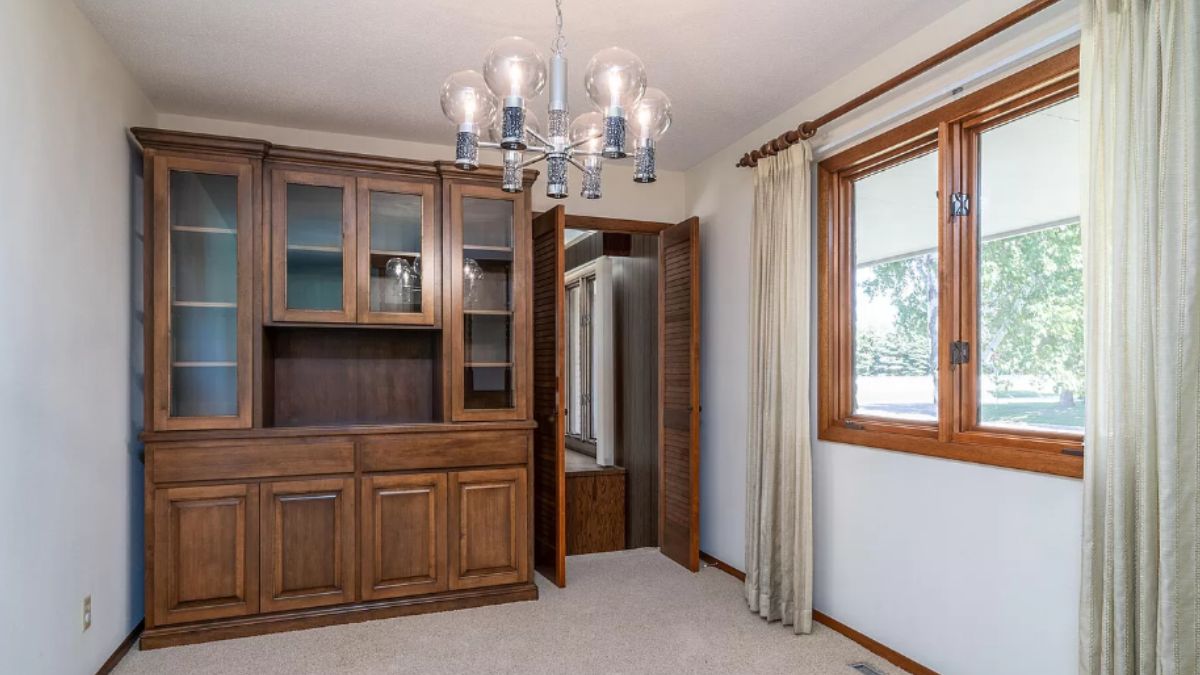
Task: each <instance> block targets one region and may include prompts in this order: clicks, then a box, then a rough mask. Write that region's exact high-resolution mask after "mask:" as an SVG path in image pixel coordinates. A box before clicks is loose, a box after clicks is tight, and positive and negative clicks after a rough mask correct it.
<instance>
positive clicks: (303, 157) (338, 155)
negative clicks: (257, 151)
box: [267, 145, 438, 177]
mask: <svg viewBox="0 0 1200 675" xmlns="http://www.w3.org/2000/svg"><path fill="white" fill-rule="evenodd" d="M267 159H269V160H271V161H273V162H280V163H289V164H303V165H304V166H323V167H329V168H332V169H359V170H362V171H384V172H388V173H404V174H408V175H416V176H430V177H437V175H438V168H437V165H436V164H435V163H434V162H423V161H420V160H415V159H398V158H395V157H384V156H381V155H364V154H359V153H354V152H334V151H330V150H314V149H311V148H297V147H293V146H290V145H272V146H270V148H268V150H267Z"/></svg>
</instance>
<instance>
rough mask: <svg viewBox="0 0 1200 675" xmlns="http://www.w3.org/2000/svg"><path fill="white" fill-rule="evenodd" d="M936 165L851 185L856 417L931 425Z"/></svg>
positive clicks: (928, 160)
mask: <svg viewBox="0 0 1200 675" xmlns="http://www.w3.org/2000/svg"><path fill="white" fill-rule="evenodd" d="M937 189H938V167H937V154H936V153H929V154H926V155H922V156H920V157H917V158H916V159H912V160H909V161H907V162H905V163H903V164H898V165H896V166H893V167H890V168H888V169H885V170H884V171H881V172H879V173H876V174H872V175H870V176H867V177H866V178H862V179H860V180H858V181H855V183H854V258H855V279H854V286H855V292H854V412H855V413H856V414H860V415H871V416H877V417H890V418H899V419H911V420H922V421H929V420H936V419H937V332H938V316H937V314H938V256H937V242H938V217H937V209H938V200H937Z"/></svg>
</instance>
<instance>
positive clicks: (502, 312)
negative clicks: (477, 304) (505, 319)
mask: <svg viewBox="0 0 1200 675" xmlns="http://www.w3.org/2000/svg"><path fill="white" fill-rule="evenodd" d="M463 314H466V315H468V316H512V310H511V309H464V310H463Z"/></svg>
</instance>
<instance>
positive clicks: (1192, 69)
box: [1079, 0, 1200, 675]
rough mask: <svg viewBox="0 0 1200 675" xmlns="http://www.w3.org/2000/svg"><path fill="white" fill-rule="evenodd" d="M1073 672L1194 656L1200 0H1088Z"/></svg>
mask: <svg viewBox="0 0 1200 675" xmlns="http://www.w3.org/2000/svg"><path fill="white" fill-rule="evenodd" d="M1080 59H1081V62H1080V77H1081V96H1082V102H1083V106H1082V108H1083V111H1084V112H1083V115H1084V120H1083V121H1084V128H1085V129H1087V133H1088V139H1087V148H1088V149H1087V153H1088V166H1089V168H1088V178H1087V185H1086V187H1087V198H1086V199H1085V200H1084V211H1083V214H1084V215H1083V223H1084V250H1085V281H1086V285H1087V286H1086V287H1087V293H1088V301H1087V321H1086V328H1085V340H1086V343H1087V351H1088V356H1087V379H1088V383H1087V430H1086V453H1085V459H1084V500H1085V501H1084V536H1083V585H1082V591H1081V599H1080V649H1079V652H1080V672H1083V673H1161V674H1164V675H1175V674H1185V673H1192V674H1194V673H1197V672H1198V671H1200V661H1198V656H1197V654H1198V653H1200V645H1198V643H1200V622H1198V620H1197V617H1198V615H1200V590H1198V588H1200V505H1198V502H1197V493H1198V491H1200V463H1198V455H1200V441H1198V436H1200V284H1198V280H1197V270H1200V222H1198V215H1197V206H1198V204H1197V203H1198V202H1200V178H1198V177H1200V152H1198V151H1197V150H1198V147H1197V144H1198V141H1197V136H1198V135H1200V117H1198V112H1197V111H1198V110H1200V0H1084V2H1083V41H1082V47H1081V52H1080Z"/></svg>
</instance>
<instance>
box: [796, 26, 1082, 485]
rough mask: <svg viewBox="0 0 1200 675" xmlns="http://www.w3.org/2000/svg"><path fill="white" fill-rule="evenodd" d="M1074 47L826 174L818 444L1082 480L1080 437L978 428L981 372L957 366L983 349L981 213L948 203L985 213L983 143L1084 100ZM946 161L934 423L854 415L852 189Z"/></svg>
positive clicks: (841, 157)
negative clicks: (955, 210) (907, 167)
mask: <svg viewBox="0 0 1200 675" xmlns="http://www.w3.org/2000/svg"><path fill="white" fill-rule="evenodd" d="M1078 90H1079V49H1078V48H1072V49H1069V50H1067V51H1065V52H1062V53H1060V54H1058V55H1056V56H1053V57H1050V58H1048V59H1046V60H1044V61H1042V62H1040V63H1038V64H1036V65H1034V66H1031V67H1029V68H1026V69H1025V70H1022V71H1020V72H1018V73H1016V74H1014V75H1011V76H1009V77H1007V78H1005V79H1003V80H1000V81H999V82H996V83H994V84H992V85H989V86H987V87H985V88H983V89H980V90H979V91H977V92H973V93H971V94H968V95H966V96H963V97H962V98H959V99H957V100H955V101H953V102H951V103H949V104H947V105H945V106H942V107H941V108H938V109H937V110H934V111H932V112H929V113H926V114H924V115H922V116H920V117H918V118H917V119H914V120H912V121H910V122H907V123H905V124H903V125H901V126H900V127H897V128H895V129H893V130H891V131H888V132H885V133H883V134H881V135H880V136H877V137H876V138H873V139H870V140H868V141H865V142H863V143H861V144H859V145H856V146H855V147H852V148H850V149H848V150H845V151H843V152H840V153H838V154H837V155H834V156H832V157H829V158H828V159H826V160H824V161H822V162H821V163H820V164H819V166H818V172H817V173H818V216H819V222H820V228H819V249H818V275H819V282H820V285H819V289H818V305H819V308H818V317H819V333H818V350H819V362H818V373H819V374H818V437H819V438H820V439H822V440H827V441H835V442H839V443H849V444H854V445H864V446H869V447H876V448H885V449H889V450H899V451H903V452H910V453H915V454H921V455H928V456H933V457H941V458H946V459H956V460H961V461H967V462H974V463H979V464H988V465H993V466H1001V467H1007V468H1013V469H1022V470H1027V471H1035V472H1040V473H1049V474H1055V475H1061V476H1069V477H1081V476H1082V475H1083V457H1082V443H1083V436H1082V434H1078V433H1068V432H1054V431H1048V430H1030V431H1026V430H1015V429H1009V428H999V427H988V426H986V425H982V424H980V422H979V420H978V394H977V392H978V387H977V376H978V363H977V361H978V360H977V358H975V355H974V354H972V355H971V358H970V359H969V364H968V365H967V366H965V367H962V366H954V365H952V364H951V363H950V345H951V343H953V342H955V341H965V342H968V343H969V344H970V345H972V348H973V347H974V345H977V344H978V339H977V338H978V331H979V326H978V325H977V324H978V321H977V319H976V317H977V316H978V306H977V304H978V303H977V297H978V294H977V284H978V279H977V266H978V258H977V255H976V253H975V252H976V251H977V250H978V249H977V246H978V243H979V242H978V241H977V233H976V230H977V229H978V228H977V225H978V222H977V220H976V219H977V213H978V209H976V208H971V209H970V210H969V212H968V215H967V216H953V215H952V214H951V204H950V201H951V200H950V198H949V196H950V195H951V194H953V193H955V192H964V193H966V194H967V195H968V197H969V199H970V202H971V203H972V204H973V205H974V204H977V203H978V199H977V195H978V194H979V191H978V180H979V176H978V169H977V167H978V149H979V135H980V134H982V133H983V132H985V131H987V130H989V129H992V128H995V127H997V126H999V125H1001V124H1004V123H1006V122H1009V121H1011V120H1013V119H1016V118H1018V117H1022V116H1024V115H1027V114H1030V113H1031V112H1033V111H1036V110H1040V109H1043V108H1045V107H1048V106H1050V105H1053V104H1055V103H1058V102H1061V101H1063V100H1066V99H1068V98H1071V97H1073V96H1077V95H1078ZM930 152H936V153H937V160H938V214H939V225H938V351H939V354H938V420H937V421H936V422H919V421H907V420H897V419H891V418H884V417H875V416H866V415H861V414H855V413H854V410H853V404H854V332H853V331H854V326H853V314H854V274H853V268H854V252H853V243H854V232H853V222H852V205H853V186H854V181H855V180H858V179H861V178H863V177H865V176H868V175H871V174H874V173H878V172H880V171H883V170H885V169H888V168H891V167H893V166H896V165H897V164H901V163H903V162H906V161H908V160H911V159H913V158H915V157H918V156H922V155H925V154H928V153H930Z"/></svg>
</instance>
